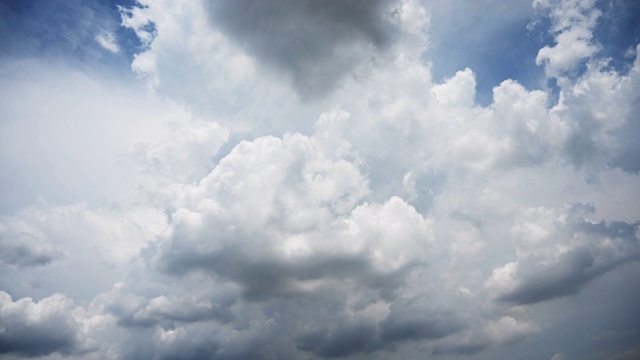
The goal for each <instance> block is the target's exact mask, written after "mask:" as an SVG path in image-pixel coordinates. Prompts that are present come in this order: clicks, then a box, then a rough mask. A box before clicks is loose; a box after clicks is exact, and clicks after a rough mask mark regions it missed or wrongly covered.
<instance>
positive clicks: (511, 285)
mask: <svg viewBox="0 0 640 360" xmlns="http://www.w3.org/2000/svg"><path fill="white" fill-rule="evenodd" d="M593 211H594V210H593V207H591V206H588V205H583V204H577V205H575V206H573V207H569V208H567V209H565V210H564V211H562V212H560V211H554V210H551V209H545V208H533V209H527V210H524V211H523V214H522V217H521V218H520V219H519V220H518V221H517V223H516V225H515V226H514V227H512V229H511V232H512V233H513V234H514V236H515V237H516V238H517V239H518V240H519V243H518V259H517V261H515V262H510V263H508V264H506V265H504V266H503V267H500V268H497V269H494V270H493V273H492V275H491V278H490V279H489V280H488V281H487V283H486V286H487V287H488V288H489V289H490V290H491V291H492V292H494V294H496V295H497V298H498V300H501V301H506V302H512V303H515V304H532V303H537V302H541V301H546V300H551V299H554V298H557V297H561V296H567V295H573V294H576V293H577V292H579V291H580V289H582V288H583V287H584V286H585V285H586V284H587V283H588V282H590V281H592V280H593V279H594V278H596V277H598V276H601V275H602V274H604V273H605V272H608V271H611V270H613V269H614V268H615V267H617V266H620V265H621V264H623V263H625V262H627V261H632V260H635V259H637V258H638V256H640V247H639V239H638V229H639V226H640V225H639V224H638V223H632V224H629V223H626V222H621V221H614V222H611V223H610V224H607V223H606V222H605V221H604V220H602V221H599V222H595V221H592V220H589V216H590V215H592V214H593Z"/></svg>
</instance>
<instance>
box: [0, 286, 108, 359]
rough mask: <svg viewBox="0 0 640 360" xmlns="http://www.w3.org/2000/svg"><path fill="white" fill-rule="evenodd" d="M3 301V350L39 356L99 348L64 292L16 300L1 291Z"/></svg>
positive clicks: (0, 338) (0, 306) (0, 320)
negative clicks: (41, 297) (89, 337)
mask: <svg viewBox="0 0 640 360" xmlns="http://www.w3.org/2000/svg"><path fill="white" fill-rule="evenodd" d="M0 302H1V303H0V315H1V316H0V329H2V331H0V354H4V355H9V354H16V355H21V356H26V357H37V356H44V355H49V354H51V353H54V352H59V353H60V354H62V355H66V356H69V355H75V354H82V353H86V352H91V351H95V350H96V349H97V344H96V343H91V342H90V341H88V340H87V339H86V338H85V337H84V335H83V333H82V326H81V322H80V321H78V319H76V315H74V309H75V304H74V303H73V300H71V299H69V298H67V297H65V296H64V295H61V294H54V295H52V296H50V297H47V298H44V299H41V300H40V301H37V302H34V301H33V300H32V299H31V298H22V299H19V300H17V301H13V300H12V299H11V296H10V295H9V294H7V293H6V292H4V291H0Z"/></svg>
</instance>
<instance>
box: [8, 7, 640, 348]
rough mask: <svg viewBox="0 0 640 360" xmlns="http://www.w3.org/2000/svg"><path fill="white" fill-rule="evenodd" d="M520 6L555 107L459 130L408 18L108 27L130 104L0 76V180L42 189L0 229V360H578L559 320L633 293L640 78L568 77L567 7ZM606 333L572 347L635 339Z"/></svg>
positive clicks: (103, 90) (304, 17)
mask: <svg viewBox="0 0 640 360" xmlns="http://www.w3.org/2000/svg"><path fill="white" fill-rule="evenodd" d="M533 6H534V8H535V9H538V10H540V14H542V15H543V16H548V17H549V19H550V23H551V29H550V32H551V35H552V36H553V37H554V40H555V44H554V45H547V46H545V47H543V48H542V49H541V50H540V52H539V53H538V57H537V58H536V59H535V61H537V62H538V63H539V64H540V65H543V66H544V67H545V70H546V74H547V76H548V77H554V78H556V79H557V84H558V89H557V91H558V97H557V99H556V97H555V96H554V95H553V94H552V92H551V91H544V90H531V89H527V88H526V87H525V86H523V85H522V84H520V83H518V82H517V81H515V80H511V79H507V80H504V81H502V82H501V83H500V84H498V85H497V86H495V88H494V89H493V92H492V95H493V96H492V102H491V103H490V104H489V105H487V106H482V105H480V104H478V102H477V100H476V99H477V93H476V84H477V80H476V74H475V73H474V71H473V70H472V69H469V68H466V69H462V70H460V71H458V72H456V73H455V74H452V75H451V76H450V77H448V78H446V79H444V80H442V81H434V80H433V79H432V75H431V74H432V72H431V64H429V63H426V62H425V61H424V60H423V58H422V54H423V52H424V51H428V47H427V44H428V36H427V34H428V33H427V28H428V25H429V22H430V19H429V14H428V13H427V12H426V11H425V10H424V9H423V7H422V5H421V4H420V3H418V2H417V1H413V0H402V1H401V0H398V1H392V2H383V1H375V2H364V1H352V2H342V1H321V2H313V1H288V0H278V1H267V2H255V3H254V2H235V1H217V2H204V1H202V2H199V1H198V2H172V1H153V2H151V1H149V2H147V1H142V2H141V3H138V4H136V5H134V6H132V7H129V8H127V7H120V8H119V11H120V15H121V16H122V27H124V28H126V29H129V30H131V31H133V33H135V35H136V36H137V37H138V40H139V42H140V43H141V44H142V45H141V47H140V48H139V49H138V50H137V54H136V55H135V57H134V59H133V62H132V64H131V67H132V70H133V72H134V73H136V74H137V75H139V76H140V78H139V79H138V80H136V82H134V84H135V85H136V86H138V85H139V84H141V83H142V84H143V85H145V86H146V89H147V90H148V92H147V93H144V92H143V91H138V90H131V88H130V86H131V84H129V83H127V81H125V80H122V81H121V82H117V81H115V82H109V83H107V82H103V81H101V80H99V78H98V77H92V76H89V75H86V76H85V75H81V74H79V73H78V72H77V71H75V70H70V69H69V68H67V67H63V66H58V67H57V68H56V70H57V71H61V72H62V73H63V74H62V75H57V76H58V77H56V76H51V75H47V76H45V75H44V74H45V73H47V69H48V68H47V67H46V66H45V65H43V64H41V63H37V62H36V63H35V65H34V63H25V64H22V63H20V62H7V63H3V64H2V67H1V68H0V70H2V71H0V75H2V77H1V78H0V81H1V83H0V85H7V87H5V86H0V88H3V89H7V88H8V85H11V86H12V88H15V89H16V91H15V94H13V93H11V92H9V91H8V90H6V91H3V94H4V95H6V96H3V98H4V99H7V100H0V101H2V104H3V105H7V106H6V109H8V110H7V114H8V115H7V116H6V119H5V120H3V121H1V122H0V126H2V130H3V133H4V134H6V135H4V136H3V137H2V139H5V138H6V139H5V140H7V141H5V142H3V144H2V145H0V154H1V155H2V157H1V158H0V159H1V160H2V161H1V162H0V170H4V169H7V170H10V169H14V170H16V171H15V172H14V173H15V174H16V175H15V176H13V175H2V176H3V177H6V178H7V179H9V180H11V181H12V183H19V179H20V178H28V179H31V180H33V179H37V178H38V176H42V174H56V175H50V178H51V179H52V180H51V181H52V182H56V183H59V185H56V186H53V187H48V186H45V185H41V184H40V183H38V182H37V181H35V180H34V182H33V184H35V185H29V186H26V185H25V187H24V188H17V189H21V191H22V190H24V189H26V190H24V191H22V192H24V193H28V192H29V191H31V192H34V193H35V194H36V198H41V199H40V200H39V201H33V202H31V203H30V204H29V206H25V207H21V208H20V206H18V205H16V204H18V203H23V202H27V203H29V201H27V200H25V199H26V197H25V196H26V195H24V196H23V197H21V198H19V199H20V201H16V202H15V204H4V205H3V206H2V209H3V214H4V213H7V215H3V216H2V218H0V270H1V271H2V276H0V286H1V288H2V290H3V291H5V292H0V300H1V301H2V304H1V306H2V308H1V311H2V312H1V314H2V316H1V317H0V354H1V355H2V356H14V357H38V356H49V357H51V358H56V357H68V356H76V357H80V358H86V359H94V358H95V359H100V358H120V359H136V358H158V359H175V358H182V359H202V358H220V359H238V358H252V359H263V358H264V359H267V358H309V359H319V358H374V359H386V358H398V357H402V358H424V356H425V354H426V356H432V357H434V358H445V359H457V358H464V357H465V356H468V355H473V354H475V355H474V356H485V357H493V358H518V357H522V355H523V354H527V356H535V357H536V358H538V357H542V358H563V357H564V356H565V355H563V354H569V355H571V356H575V357H580V356H582V355H585V353H581V352H580V351H579V350H576V349H575V348H572V347H564V346H563V340H564V339H566V336H567V335H565V333H571V331H566V329H567V328H571V325H565V324H566V323H569V322H570V321H569V320H567V319H568V316H569V315H567V313H569V312H567V311H564V310H566V307H563V306H567V305H563V304H565V303H562V301H559V299H565V300H566V301H567V302H569V304H572V303H571V301H575V303H576V304H578V305H577V306H576V309H575V310H574V311H575V312H576V313H578V314H585V313H586V312H587V311H588V309H590V308H589V306H591V305H592V304H593V303H594V302H595V301H596V300H590V299H589V298H585V296H583V295H582V294H583V292H586V291H589V289H594V288H596V289H602V287H603V286H605V287H606V286H607V285H608V284H604V285H603V284H602V283H599V282H598V280H599V279H602V278H605V277H607V276H615V275H617V274H622V275H621V276H622V277H621V280H620V281H633V278H635V277H634V276H635V275H637V263H638V262H637V260H638V257H639V256H640V244H639V241H640V240H639V238H638V236H639V226H640V225H639V223H638V221H639V220H640V213H639V212H638V209H637V202H638V201H640V191H638V190H637V185H635V184H636V183H637V180H638V179H637V177H638V174H637V173H638V169H639V168H640V162H639V161H638V157H637V151H636V150H637V148H638V146H639V145H638V144H640V143H639V142H638V140H637V139H638V137H637V134H638V131H637V130H638V126H639V125H638V124H639V123H638V121H637V119H635V117H634V114H635V112H636V110H637V106H638V105H637V101H636V100H637V97H638V94H639V93H640V92H639V91H640V88H639V82H638V81H639V80H638V71H639V70H640V62H639V60H636V62H635V63H634V64H633V66H631V67H630V70H629V71H628V73H622V72H617V71H615V70H612V69H610V68H608V67H607V62H606V59H599V58H595V57H594V55H596V54H597V53H598V49H599V46H600V45H598V44H597V42H596V40H595V39H594V35H593V31H594V29H595V28H596V27H597V25H598V22H597V19H598V17H599V16H600V15H601V11H602V10H599V9H598V8H596V6H595V3H594V2H593V1H567V2H552V1H538V0H537V1H534V3H533ZM96 41H98V42H99V43H100V44H101V46H103V47H104V48H105V50H106V51H110V52H115V51H117V50H118V49H123V44H122V43H120V44H118V43H116V42H115V41H116V40H115V39H114V38H112V37H110V36H109V34H108V33H104V34H103V35H99V36H98V37H97V38H96ZM531 60H532V61H533V59H531ZM581 64H586V65H585V68H584V69H581V68H580V67H581ZM15 69H21V70H31V71H36V75H38V76H37V77H38V78H42V82H41V83H42V84H44V85H47V86H44V88H45V89H42V87H38V86H36V85H37V81H35V80H33V79H32V78H30V76H29V75H28V74H30V72H28V71H24V72H23V73H19V72H16V71H14V70H15ZM15 73H19V74H18V75H16V74H15ZM25 74H27V75H25ZM59 77H61V78H68V79H72V80H73V81H71V83H72V84H73V86H68V87H65V88H64V89H63V88H59V87H57V85H56V84H59V83H60V81H61V80H60V78H59ZM542 80H545V81H546V80H547V79H542ZM48 87H51V88H52V89H53V91H47V90H46V89H47V88H48ZM51 92H53V93H55V94H54V95H55V97H53V99H54V100H55V101H48V102H47V101H44V100H43V99H47V98H48V96H50V95H51V94H50V93H51ZM121 94H124V95H121ZM22 95H25V96H27V95H28V96H30V97H29V98H28V99H29V100H34V101H36V102H39V103H41V104H43V105H42V106H41V109H42V110H38V109H34V108H33V107H32V106H27V105H25V104H23V103H22V102H20V101H18V99H19V97H20V96H22ZM41 100H42V101H41ZM102 100H104V101H102ZM5 103H6V104H5ZM74 104H75V105H74ZM78 104H90V106H89V105H84V106H81V105H78ZM67 105H69V106H67ZM71 105H73V106H71ZM114 108H116V109H115V110H114ZM69 109H74V111H71V110H69ZM45 110H47V111H45ZM52 124H57V125H58V126H59V131H54V130H55V129H54V128H53V125H52ZM33 129H41V133H40V134H39V135H38V136H36V137H32V138H30V140H25V141H24V142H23V143H20V142H17V141H15V140H11V139H13V138H16V137H20V136H22V137H25V136H24V135H25V134H28V133H29V131H32V130H33ZM98 134H101V135H102V136H98ZM76 135H77V136H76ZM25 138H27V137H25ZM78 139H80V140H78ZM87 139H88V140H87ZM98 140H99V141H98ZM34 149H35V150H34ZM34 154H35V155H34ZM40 154H47V155H48V157H47V158H45V157H42V156H39V155H40ZM18 155H19V156H21V157H25V158H33V159H38V161H39V162H37V163H36V165H34V166H26V165H24V164H22V165H20V164H18V165H16V164H15V161H13V160H11V159H15V158H16V157H19V156H18ZM74 169H80V170H82V171H84V172H86V173H85V175H84V176H79V175H77V174H76V173H75V172H74V171H72V170H74ZM0 173H4V174H11V173H10V172H5V171H0ZM114 174H116V175H117V176H114ZM92 184H93V185H92ZM103 185H104V186H103ZM106 187H110V190H109V191H102V190H103V188H106ZM62 188H64V189H77V193H76V194H74V195H73V196H72V195H65V196H61V197H59V198H56V197H54V196H52V195H51V194H52V193H57V192H58V191H57V189H62ZM93 188H100V189H99V190H100V191H98V190H95V189H93ZM68 193H74V191H70V192H68ZM68 193H65V194H68ZM87 194H88V195H87ZM8 198H9V197H7V199H8ZM2 199H5V197H2ZM60 199H62V200H60ZM7 202H9V201H7ZM585 204H588V205H585ZM16 208H20V209H19V210H18V209H16ZM625 271H626V272H625ZM629 274H631V275H629ZM598 286H600V288H598ZM611 286H613V285H611ZM60 293H63V294H64V295H61V294H60ZM9 294H11V295H9ZM52 294H55V295H52ZM626 294H629V300H628V301H629V304H631V303H635V301H636V300H638V296H640V295H638V294H637V292H636V293H634V292H627V293H626ZM11 296H13V297H15V298H19V297H22V299H20V300H17V301H13V300H12V298H11ZM33 299H36V300H33ZM575 299H579V300H580V301H577V300H575ZM605 303H606V304H611V303H610V302H605ZM568 306H570V305H568ZM629 308H631V307H629ZM587 315H588V314H587ZM633 316H636V317H637V316H638V313H637V310H636V312H635V313H633V312H632V313H631V314H630V317H633ZM594 321H595V320H594ZM54 324H55V325H54ZM608 324H611V325H603V324H601V323H599V324H598V325H593V327H592V328H589V331H591V332H592V333H585V334H583V335H584V336H585V337H589V336H590V337H592V338H593V339H601V338H602V336H601V334H600V335H598V334H599V333H600V332H606V331H610V332H614V333H616V334H622V335H620V336H619V338H621V339H623V340H616V341H618V342H615V341H613V340H611V341H610V342H609V344H612V345H611V348H610V349H608V350H606V351H608V353H611V354H613V353H615V352H619V351H620V350H627V349H629V346H631V345H632V343H631V342H629V341H626V340H624V339H628V338H630V337H631V336H632V335H633V334H634V333H633V331H636V333H637V329H635V330H634V329H631V330H629V329H628V328H625V327H624V325H623V324H622V323H616V322H614V321H612V322H610V323H608ZM54 326H56V328H55V330H54ZM576 326H577V325H576ZM585 328H587V327H585ZM625 331H626V332H625ZM546 334H550V335H546ZM629 334H631V335H629ZM556 335H557V336H556ZM544 336H548V337H555V339H551V340H550V339H546V340H545V338H544ZM576 336H578V335H576ZM624 336H627V337H624ZM612 338H613V337H612ZM541 339H542V340H541ZM569 340H571V339H569ZM544 341H547V345H545V346H539V344H540V343H541V342H544ZM573 341H576V339H573ZM589 341H592V342H595V341H596V340H589ZM598 341H599V340H598ZM603 353H604V350H603ZM530 354H534V355H530ZM569 355H566V356H567V358H568V357H569Z"/></svg>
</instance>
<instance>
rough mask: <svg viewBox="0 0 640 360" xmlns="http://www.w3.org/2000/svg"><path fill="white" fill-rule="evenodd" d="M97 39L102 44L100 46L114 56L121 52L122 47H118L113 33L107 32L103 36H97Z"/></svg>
mask: <svg viewBox="0 0 640 360" xmlns="http://www.w3.org/2000/svg"><path fill="white" fill-rule="evenodd" d="M95 39H96V41H97V42H98V44H100V46H102V47H103V48H105V49H106V50H108V51H110V52H112V53H114V54H115V53H118V52H120V47H119V46H118V43H117V42H116V38H115V36H114V35H113V33H112V32H108V31H105V32H103V33H101V34H98V35H96V37H95Z"/></svg>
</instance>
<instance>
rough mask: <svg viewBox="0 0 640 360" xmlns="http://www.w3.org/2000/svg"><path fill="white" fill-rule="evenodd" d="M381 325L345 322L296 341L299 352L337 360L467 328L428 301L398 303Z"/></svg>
mask: <svg viewBox="0 0 640 360" xmlns="http://www.w3.org/2000/svg"><path fill="white" fill-rule="evenodd" d="M390 309H391V312H390V313H389V314H388V315H387V317H386V318H384V319H383V320H382V321H379V322H376V321H375V320H374V319H372V318H366V317H354V318H342V319H340V320H339V321H337V322H336V323H335V324H330V325H328V326H327V327H323V328H320V329H315V330H313V331H311V332H309V333H306V334H303V335H301V336H299V337H298V338H297V339H296V346H297V347H298V349H300V350H304V351H309V352H313V353H314V354H316V355H319V356H322V357H326V358H335V357H345V356H351V355H355V354H367V353H371V352H374V351H378V350H381V349H386V350H390V351H394V350H395V349H396V345H397V344H401V343H404V342H408V341H420V340H435V339H440V338H443V337H445V336H447V335H450V334H453V333H455V332H457V331H459V330H461V329H463V328H464V325H463V324H462V322H461V321H460V320H459V319H458V317H457V316H456V315H455V314H454V313H453V312H450V311H441V310H440V311H438V310H434V309H432V308H431V307H430V306H429V305H428V302H427V301H426V299H423V298H418V299H412V300H409V301H407V300H397V301H396V302H394V303H393V305H391V308H390Z"/></svg>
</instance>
